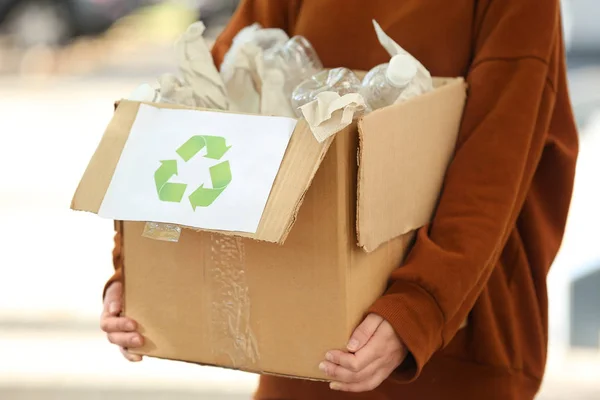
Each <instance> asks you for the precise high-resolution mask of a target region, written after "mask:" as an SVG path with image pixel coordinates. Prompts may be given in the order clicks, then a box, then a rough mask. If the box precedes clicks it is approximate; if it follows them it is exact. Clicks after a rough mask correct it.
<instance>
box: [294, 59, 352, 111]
mask: <svg viewBox="0 0 600 400" xmlns="http://www.w3.org/2000/svg"><path fill="white" fill-rule="evenodd" d="M360 90H361V81H360V79H359V78H358V77H357V76H356V74H355V73H354V72H352V71H351V70H349V69H348V68H334V69H331V70H327V71H321V72H319V73H317V74H315V75H313V76H312V77H310V78H309V79H306V80H305V81H303V82H302V83H300V84H299V85H298V86H297V87H296V88H295V89H294V91H293V93H292V107H293V108H294V110H295V112H296V114H297V115H298V117H300V116H301V115H302V114H301V112H300V110H299V107H301V106H303V105H305V104H308V103H310V102H311V101H313V100H315V99H316V97H317V95H318V94H319V93H322V92H335V93H337V94H339V95H340V96H343V95H345V94H349V93H360Z"/></svg>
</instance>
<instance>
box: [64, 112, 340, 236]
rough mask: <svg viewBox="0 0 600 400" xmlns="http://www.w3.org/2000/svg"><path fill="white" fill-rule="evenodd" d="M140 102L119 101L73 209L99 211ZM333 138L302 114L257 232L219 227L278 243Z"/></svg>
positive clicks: (293, 219)
mask: <svg viewBox="0 0 600 400" xmlns="http://www.w3.org/2000/svg"><path fill="white" fill-rule="evenodd" d="M140 104H141V103H139V102H133V101H127V100H123V101H121V102H120V104H119V106H118V107H117V109H116V111H115V113H114V115H113V118H112V121H111V122H110V124H109V125H108V127H107V129H106V132H105V133H104V136H103V138H102V140H101V142H100V144H99V145H98V148H97V150H96V152H95V154H94V156H93V157H92V159H91V161H90V163H89V165H88V167H87V169H86V171H85V174H84V176H83V178H82V179H81V182H80V183H79V186H78V188H77V191H76V193H75V196H74V198H73V201H72V203H71V208H72V209H74V210H80V211H88V212H92V213H96V214H97V213H98V212H99V210H100V207H101V205H102V202H103V200H104V196H105V194H106V192H107V190H108V187H109V185H110V183H111V180H112V177H113V175H114V173H115V170H116V168H117V164H118V162H119V158H120V157H121V153H122V151H123V148H124V146H125V143H126V142H127V139H128V137H129V133H130V131H131V128H132V126H133V123H134V121H135V119H136V116H137V113H138V110H139V108H140ZM152 106H154V107H159V108H174V109H191V107H186V106H179V105H174V104H152ZM210 111H213V112H214V111H215V110H210ZM198 112H203V110H198ZM332 140H333V139H328V140H326V141H325V142H323V143H318V142H317V141H316V140H315V138H314V136H313V135H312V133H311V131H310V129H309V127H308V125H307V124H306V123H305V122H304V121H302V120H301V121H299V122H298V124H297V125H296V128H295V130H294V132H293V134H292V137H291V139H290V142H289V144H288V147H287V150H286V153H285V156H284V158H283V161H282V163H281V167H280V169H279V172H278V173H277V176H276V178H275V181H274V184H273V187H272V189H271V193H270V195H269V198H268V201H267V204H266V207H265V209H264V212H263V214H262V217H261V220H260V223H259V226H258V230H257V231H256V233H242V232H226V231H220V233H225V234H235V235H237V236H243V237H249V238H252V239H256V240H261V241H267V242H273V243H280V244H281V243H283V242H284V241H285V238H286V236H287V234H288V233H289V231H290V229H291V227H292V225H293V223H294V221H295V218H296V215H297V212H298V209H299V207H300V205H301V203H302V200H303V198H304V194H305V193H306V191H307V190H308V188H309V186H310V184H311V182H312V179H313V177H314V175H315V173H316V171H317V170H318V168H319V165H320V164H321V161H322V160H323V158H324V157H325V154H326V153H327V150H328V148H329V146H330V145H331V141H332ZM191 229H196V228H191Z"/></svg>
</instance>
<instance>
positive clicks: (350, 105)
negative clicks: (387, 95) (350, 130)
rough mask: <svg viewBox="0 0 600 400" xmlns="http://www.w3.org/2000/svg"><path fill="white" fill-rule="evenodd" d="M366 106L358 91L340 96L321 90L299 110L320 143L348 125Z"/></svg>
mask: <svg viewBox="0 0 600 400" xmlns="http://www.w3.org/2000/svg"><path fill="white" fill-rule="evenodd" d="M367 107H368V106H367V104H366V102H365V99H364V98H363V97H362V96H361V95H360V94H358V93H349V94H346V95H344V96H340V95H339V94H338V93H336V92H322V93H319V94H318V95H317V98H316V99H315V100H313V101H311V102H310V103H307V104H305V105H303V106H301V107H300V110H301V111H302V115H303V116H304V119H306V122H307V123H308V125H309V127H310V130H311V131H312V133H313V135H314V136H315V139H317V141H318V142H319V143H322V142H323V141H325V140H326V139H327V138H329V137H330V136H332V135H334V134H335V133H337V132H339V131H340V130H342V129H344V128H345V127H347V126H348V125H350V124H351V123H352V121H353V120H354V118H355V117H357V116H360V115H361V114H362V113H364V111H365V110H366V109H367Z"/></svg>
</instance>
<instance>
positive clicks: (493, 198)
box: [102, 0, 578, 400]
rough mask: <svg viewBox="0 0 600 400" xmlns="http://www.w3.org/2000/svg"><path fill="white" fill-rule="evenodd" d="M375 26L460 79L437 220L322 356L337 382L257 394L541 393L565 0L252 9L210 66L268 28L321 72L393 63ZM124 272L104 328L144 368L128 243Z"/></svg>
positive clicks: (560, 183) (266, 386)
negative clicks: (244, 32)
mask: <svg viewBox="0 0 600 400" xmlns="http://www.w3.org/2000/svg"><path fill="white" fill-rule="evenodd" d="M372 19H376V20H377V21H378V22H380V24H381V25H382V27H383V29H384V30H385V31H386V32H387V33H388V34H390V36H391V37H392V38H393V39H394V40H395V41H397V42H398V43H399V44H400V45H401V46H402V47H404V48H405V49H406V50H407V51H409V52H410V53H411V54H412V55H414V56H415V57H416V58H417V59H419V60H420V61H421V62H422V63H423V64H424V65H425V67H427V68H428V69H429V70H430V71H431V73H432V75H434V76H447V77H454V76H464V77H466V79H467V82H468V84H469V96H468V100H467V105H466V109H465V113H464V117H463V122H462V126H461V130H460V134H459V139H458V143H457V146H456V153H455V156H454V159H453V161H452V163H451V165H450V167H449V169H448V172H447V175H446V180H445V184H444V190H443V192H442V195H441V198H440V203H439V206H438V208H437V212H436V214H435V217H434V219H433V220H432V222H431V223H430V224H429V225H428V226H426V227H424V228H422V229H421V230H420V231H419V232H418V235H417V240H416V243H415V246H414V248H413V249H412V251H411V253H410V254H409V257H408V259H407V260H406V262H405V264H404V265H403V266H402V267H401V268H398V269H397V270H396V271H395V272H394V273H393V274H392V276H391V277H390V285H389V288H388V290H387V292H386V293H385V294H384V295H383V296H382V297H381V298H380V299H379V300H377V301H376V302H375V303H374V304H373V305H372V306H371V308H370V310H369V313H368V315H367V316H366V318H365V320H364V321H363V323H362V324H361V325H360V326H359V327H358V328H357V329H356V331H355V332H354V334H353V335H352V337H351V338H350V339H349V342H348V346H347V347H348V348H347V350H348V351H347V352H341V351H337V350H331V351H330V352H328V353H327V354H326V355H324V360H323V362H322V363H321V364H320V368H322V370H324V371H325V372H326V373H327V374H328V376H330V377H331V381H332V382H331V383H330V384H326V383H319V382H309V381H301V380H289V379H286V378H281V377H273V376H263V377H262V378H261V380H260V386H259V389H258V392H257V394H256V398H257V399H318V398H327V399H350V398H353V399H354V398H357V399H358V398H360V399H403V400H409V399H441V398H443V399H482V398H486V399H499V400H500V399H502V400H508V399H532V398H533V397H534V396H535V394H536V393H537V391H538V389H539V387H540V384H541V381H542V377H543V375H544V367H545V362H546V351H547V337H548V334H547V331H548V300H547V292H546V276H547V273H548V270H549V268H550V265H551V264H552V261H553V259H554V257H555V255H556V253H557V251H558V248H559V246H560V243H561V239H562V236H563V231H564V227H565V222H566V217H567V212H568V208H569V203H570V198H571V191H572V186H573V178H574V174H575V161H576V157H577V149H578V140H577V133H576V128H575V123H574V119H573V115H572V111H571V106H570V102H569V95H568V91H567V81H566V67H565V56H564V49H563V40H562V30H561V19H560V4H559V0H548V1H544V2H539V1H537V0H504V1H495V0H460V1H446V0H430V1H423V0H405V1H390V0H371V1H369V2H363V1H358V0H344V1H342V0H303V1H302V0H289V1H283V0H244V1H242V3H241V5H240V7H239V9H238V10H237V12H236V13H235V15H234V16H233V18H232V20H231V21H230V23H229V25H228V26H227V27H226V29H225V31H224V32H223V33H222V35H221V36H220V37H219V39H218V40H217V42H216V44H215V46H214V48H213V56H214V58H215V61H216V63H217V65H219V64H220V63H221V61H222V60H223V56H224V54H225V53H226V52H227V50H228V48H229V46H230V44H231V41H232V39H233V37H234V36H235V35H236V34H237V32H238V31H239V30H240V29H242V28H243V27H245V26H248V25H250V24H252V23H254V22H258V23H260V24H261V25H262V26H263V27H266V28H269V27H273V28H281V29H284V30H285V31H286V32H288V33H289V34H290V35H303V36H305V37H307V38H308V39H309V40H310V42H311V43H312V44H313V45H314V47H315V48H316V50H317V52H318V54H319V55H320V57H321V59H322V61H323V64H324V65H325V67H338V66H344V67H348V68H352V69H360V70H369V69H370V68H372V67H374V66H376V65H378V64H380V63H383V62H386V61H387V60H388V59H389V57H388V55H387V54H386V53H385V51H384V50H383V49H382V48H381V46H380V45H379V44H378V42H377V38H376V36H375V33H374V32H373V29H372V25H371V20H372ZM115 267H116V274H115V275H114V277H113V278H112V279H111V280H110V281H109V283H108V284H107V290H106V295H105V309H104V313H103V316H102V327H103V329H104V330H105V331H106V332H107V333H108V337H109V340H110V341H111V342H113V343H115V344H117V345H119V346H120V347H121V348H122V352H123V354H124V355H125V357H126V358H127V359H129V360H131V361H139V360H140V359H141V358H140V357H139V356H136V355H133V354H130V353H128V352H127V351H126V350H124V349H125V348H133V347H137V346H140V345H141V344H142V343H143V337H142V336H141V335H139V333H137V332H136V325H135V322H134V321H131V320H129V319H127V318H123V317H119V316H118V315H119V312H120V309H121V294H122V284H121V282H120V278H121V275H120V271H121V269H120V238H119V237H118V235H117V237H116V248H115ZM465 319H467V321H468V324H467V326H466V327H463V326H462V324H463V321H465ZM307 340H309V339H308V338H307ZM349 392H357V393H360V394H349Z"/></svg>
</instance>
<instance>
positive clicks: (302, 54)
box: [263, 36, 323, 95]
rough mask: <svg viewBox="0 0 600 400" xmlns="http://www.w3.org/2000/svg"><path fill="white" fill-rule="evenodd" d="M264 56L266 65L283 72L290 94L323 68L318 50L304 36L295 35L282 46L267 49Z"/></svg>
mask: <svg viewBox="0 0 600 400" xmlns="http://www.w3.org/2000/svg"><path fill="white" fill-rule="evenodd" d="M263 58H264V62H265V67H267V68H275V69H280V70H281V71H282V72H283V74H284V76H285V88H284V90H285V91H286V93H287V94H288V95H291V93H292V91H293V90H294V88H295V87H296V86H297V85H298V84H299V83H300V82H302V81H303V80H305V79H307V78H308V77H310V76H312V75H314V74H316V73H317V72H319V71H321V70H322V69H323V63H322V62H321V59H320V58H319V56H318V54H317V52H316V50H315V49H314V48H313V46H312V45H311V44H310V42H309V41H308V39H306V38H305V37H304V36H294V37H292V38H291V39H290V40H288V41H287V42H286V43H285V44H283V45H282V46H275V47H272V48H270V49H268V50H266V51H265V53H264V56H263Z"/></svg>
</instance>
